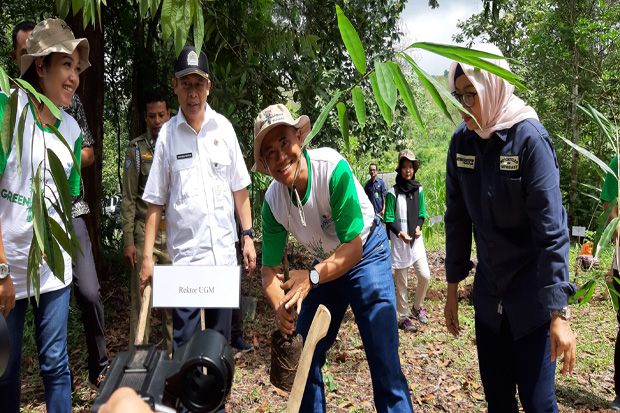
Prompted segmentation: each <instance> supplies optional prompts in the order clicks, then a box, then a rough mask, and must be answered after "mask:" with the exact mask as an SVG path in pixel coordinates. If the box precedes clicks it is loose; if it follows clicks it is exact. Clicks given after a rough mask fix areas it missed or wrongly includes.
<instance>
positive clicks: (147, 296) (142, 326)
mask: <svg viewBox="0 0 620 413" xmlns="http://www.w3.org/2000/svg"><path fill="white" fill-rule="evenodd" d="M150 304H151V285H150V284H149V285H147V286H146V287H144V292H143V293H142V307H140V316H139V317H138V331H137V332H136V339H135V342H134V344H135V345H136V346H139V345H141V344H142V343H144V342H145V341H146V337H144V332H145V330H146V320H148V318H149V312H150V311H149V307H150Z"/></svg>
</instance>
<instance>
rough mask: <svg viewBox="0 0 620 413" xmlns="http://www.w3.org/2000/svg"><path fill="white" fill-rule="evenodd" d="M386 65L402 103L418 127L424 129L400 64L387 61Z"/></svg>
mask: <svg viewBox="0 0 620 413" xmlns="http://www.w3.org/2000/svg"><path fill="white" fill-rule="evenodd" d="M388 66H389V68H390V69H391V71H392V76H393V78H394V83H396V87H397V88H398V93H399V94H400V98H401V99H402V100H403V103H404V104H405V107H406V108H407V110H408V111H409V114H410V115H411V117H412V118H413V119H414V120H415V122H416V124H417V125H418V126H419V127H420V129H422V130H423V131H426V128H425V127H424V122H423V121H422V117H421V116H420V111H419V110H418V106H417V105H416V103H415V98H414V96H413V92H412V91H411V87H409V83H408V82H407V79H406V78H405V74H404V73H403V72H402V70H401V69H400V66H399V65H397V64H396V63H394V62H389V64H388Z"/></svg>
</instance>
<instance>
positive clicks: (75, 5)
mask: <svg viewBox="0 0 620 413" xmlns="http://www.w3.org/2000/svg"><path fill="white" fill-rule="evenodd" d="M87 2H88V0H87V1H82V0H73V1H72V2H71V9H73V15H74V16H77V14H78V12H79V11H80V10H81V9H82V3H87Z"/></svg>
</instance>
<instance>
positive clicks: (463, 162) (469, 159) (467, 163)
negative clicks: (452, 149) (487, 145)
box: [456, 153, 476, 169]
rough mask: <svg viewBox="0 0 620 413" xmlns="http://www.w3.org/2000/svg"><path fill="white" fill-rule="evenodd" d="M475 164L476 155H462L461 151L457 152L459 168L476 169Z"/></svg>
mask: <svg viewBox="0 0 620 413" xmlns="http://www.w3.org/2000/svg"><path fill="white" fill-rule="evenodd" d="M475 165H476V156H475V155H462V154H460V153H457V154H456V166H458V167H459V168H467V169H474V167H475Z"/></svg>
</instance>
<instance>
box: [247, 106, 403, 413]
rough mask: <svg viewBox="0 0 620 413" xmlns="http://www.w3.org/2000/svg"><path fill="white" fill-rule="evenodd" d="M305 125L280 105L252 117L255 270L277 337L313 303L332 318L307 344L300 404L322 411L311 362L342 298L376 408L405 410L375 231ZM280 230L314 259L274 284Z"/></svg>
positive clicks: (347, 171) (341, 167) (383, 247)
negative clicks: (257, 211)
mask: <svg viewBox="0 0 620 413" xmlns="http://www.w3.org/2000/svg"><path fill="white" fill-rule="evenodd" d="M309 132H310V119H308V117H307V116H301V117H300V118H298V119H294V118H293V117H292V116H291V114H290V112H289V111H288V109H287V108H286V106H284V105H272V106H269V107H268V108H266V109H264V110H263V111H262V112H261V113H260V114H259V115H258V117H257V118H256V121H255V123H254V160H255V162H256V165H255V167H256V170H258V171H259V172H262V173H264V174H266V175H270V176H272V177H273V178H274V181H273V182H272V183H271V185H270V186H269V189H268V190H267V192H266V194H265V201H264V203H263V212H262V218H263V254H262V264H263V267H262V277H263V290H264V291H265V294H266V295H267V298H268V299H269V302H270V303H271V305H272V306H273V308H274V311H275V318H276V324H277V326H278V328H279V329H280V331H281V332H282V333H283V334H285V335H289V334H292V333H293V330H296V331H297V332H298V333H299V334H301V335H302V336H303V337H305V336H306V334H307V333H308V330H309V328H310V323H311V321H312V317H313V316H314V313H315V312H316V309H317V307H318V306H319V304H323V305H325V306H326V307H327V308H328V309H329V311H330V313H331V316H332V322H331V325H330V327H329V330H328V332H327V336H326V337H325V338H324V339H322V340H321V341H320V342H319V343H318V345H317V347H316V350H315V354H314V357H313V359H312V364H311V366H310V371H309V373H308V380H307V383H306V388H305V391H304V395H303V399H302V404H301V409H300V411H303V412H322V411H325V394H324V391H323V378H322V374H321V366H322V365H323V363H324V362H325V356H326V353H327V350H328V349H329V348H330V347H331V346H332V344H333V343H334V341H335V339H336V335H337V333H338V330H339V328H340V323H341V322H342V318H343V316H344V313H345V311H346V309H347V308H348V307H349V305H350V306H351V309H352V310H353V314H354V315H355V321H356V323H357V326H358V328H359V330H360V335H361V337H362V341H363V343H364V349H365V351H366V356H367V359H368V364H369V367H370V374H371V378H372V383H373V390H374V400H375V406H376V408H377V411H379V412H410V411H412V406H411V400H410V398H409V390H408V386H407V381H406V379H405V376H404V375H403V373H402V371H401V367H400V359H399V356H398V330H397V327H396V324H397V323H396V311H395V303H394V301H395V299H394V284H393V282H392V280H391V260H390V250H389V246H388V241H387V237H386V234H385V229H384V227H383V225H380V222H381V220H380V219H379V218H378V217H376V216H375V212H374V208H373V206H372V204H371V203H370V201H369V200H368V197H367V196H366V194H365V192H364V189H363V188H362V186H361V185H360V183H359V182H358V181H357V179H355V177H354V176H353V173H352V171H351V167H350V166H349V164H348V163H347V161H346V160H345V159H344V158H343V157H342V156H341V155H340V154H339V153H338V152H336V151H334V150H333V149H330V148H320V149H312V150H305V149H304V147H303V142H304V139H305V138H306V136H307V135H308V133H309ZM288 231H290V232H291V233H292V234H293V235H294V236H295V238H296V239H297V240H298V241H299V242H300V243H302V244H303V245H304V246H305V247H306V248H307V249H308V251H309V252H310V253H311V254H313V255H314V257H315V263H314V264H315V265H313V266H312V267H310V268H308V269H295V270H291V271H290V279H289V280H288V281H287V282H285V283H282V281H283V277H282V274H280V272H281V269H280V265H281V263H282V259H283V256H284V251H285V247H286V244H287V233H288ZM285 291H288V292H286V293H285ZM302 304H303V305H302ZM293 308H295V309H296V310H297V313H298V314H299V318H298V319H297V324H296V325H295V319H294V316H293V314H291V313H289V310H290V311H291V312H292V310H293Z"/></svg>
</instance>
